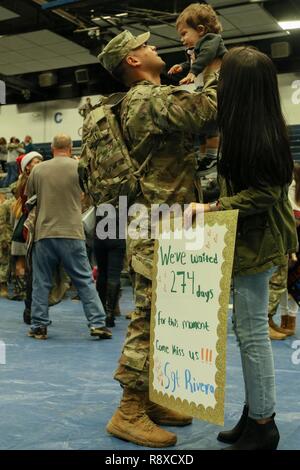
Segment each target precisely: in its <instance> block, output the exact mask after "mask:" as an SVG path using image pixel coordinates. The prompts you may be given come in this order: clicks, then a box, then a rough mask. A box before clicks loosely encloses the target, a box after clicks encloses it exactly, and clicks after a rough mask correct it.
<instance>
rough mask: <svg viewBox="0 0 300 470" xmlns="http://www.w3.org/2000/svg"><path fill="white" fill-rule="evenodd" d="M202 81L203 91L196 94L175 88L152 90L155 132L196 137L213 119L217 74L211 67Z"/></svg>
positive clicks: (215, 107) (215, 111)
mask: <svg viewBox="0 0 300 470" xmlns="http://www.w3.org/2000/svg"><path fill="white" fill-rule="evenodd" d="M203 78H204V87H203V89H202V91H201V92H199V93H198V92H194V93H189V92H187V91H184V90H180V88H178V87H166V88H165V89H162V90H160V88H159V87H157V89H155V90H154V93H153V96H152V97H151V103H150V106H151V115H152V118H153V121H154V123H155V124H156V127H157V129H158V131H161V132H170V133H171V132H176V131H177V132H189V133H194V134H197V133H199V132H200V131H201V129H202V127H203V126H204V125H205V124H206V123H207V122H208V121H211V120H213V119H215V118H216V113H217V80H218V74H217V73H216V72H215V71H214V69H213V68H212V67H211V68H208V69H207V70H206V73H205V74H204V77H203Z"/></svg>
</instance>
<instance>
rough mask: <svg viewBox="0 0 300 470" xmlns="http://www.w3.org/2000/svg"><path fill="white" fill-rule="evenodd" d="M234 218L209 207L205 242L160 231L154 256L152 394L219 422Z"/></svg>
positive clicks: (174, 406) (172, 405)
mask: <svg viewBox="0 0 300 470" xmlns="http://www.w3.org/2000/svg"><path fill="white" fill-rule="evenodd" d="M237 217H238V211H220V212H211V213H206V214H205V218H204V222H205V224H204V227H203V226H202V227H199V229H202V230H204V238H203V246H201V247H199V248H197V249H195V247H193V249H192V250H191V249H187V246H189V244H188V243H187V241H186V240H185V238H184V237H181V239H175V238H176V237H172V236H171V237H169V238H171V239H167V237H166V236H165V235H166V234H165V233H164V234H163V235H160V236H159V237H158V239H157V240H156V246H155V256H154V269H153V270H154V274H153V293H152V312H151V333H150V335H151V336H150V399H151V400H152V401H154V402H156V403H159V404H161V405H163V406H166V407H168V408H172V409H176V410H178V411H180V412H182V413H185V414H187V415H192V416H195V417H197V418H200V419H203V420H206V421H210V422H212V423H215V424H220V425H222V424H223V423H224V396H225V365H226V334H227V311H228V302H229V295H230V283H231V274H232V264H233V256H234V247H235V234H236V226H237Z"/></svg>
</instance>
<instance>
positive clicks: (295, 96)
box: [278, 73, 300, 124]
mask: <svg viewBox="0 0 300 470" xmlns="http://www.w3.org/2000/svg"><path fill="white" fill-rule="evenodd" d="M278 82H279V89H280V95H281V104H282V109H283V112H284V115H285V118H286V121H287V124H300V73H285V74H281V75H279V76H278Z"/></svg>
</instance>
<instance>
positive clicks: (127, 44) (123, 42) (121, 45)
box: [98, 30, 150, 73]
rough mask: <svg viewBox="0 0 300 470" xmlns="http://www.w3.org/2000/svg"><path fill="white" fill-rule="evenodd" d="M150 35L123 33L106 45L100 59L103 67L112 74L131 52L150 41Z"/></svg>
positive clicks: (99, 56)
mask: <svg viewBox="0 0 300 470" xmlns="http://www.w3.org/2000/svg"><path fill="white" fill-rule="evenodd" d="M149 37H150V33H149V32H147V33H143V34H140V35H139V36H133V34H131V32H130V31H127V30H125V31H122V33H120V34H118V35H117V36H116V37H114V38H113V39H112V40H111V41H109V43H108V44H106V46H105V48H104V49H103V51H102V52H101V53H100V54H99V55H98V59H99V61H100V63H101V64H102V65H103V67H104V68H105V69H106V70H107V71H108V72H110V73H112V72H113V71H114V70H115V69H116V68H117V67H118V65H119V64H120V63H121V62H122V60H123V59H124V58H125V57H126V56H127V54H129V52H130V51H132V50H134V49H137V48H138V47H140V46H141V45H142V44H145V42H147V41H148V39H149Z"/></svg>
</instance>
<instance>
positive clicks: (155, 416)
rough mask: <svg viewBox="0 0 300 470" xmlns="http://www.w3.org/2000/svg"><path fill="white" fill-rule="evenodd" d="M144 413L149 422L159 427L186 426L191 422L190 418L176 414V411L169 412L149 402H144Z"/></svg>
mask: <svg viewBox="0 0 300 470" xmlns="http://www.w3.org/2000/svg"><path fill="white" fill-rule="evenodd" d="M146 413H147V415H148V416H149V418H150V419H151V421H153V422H154V423H155V424H159V425H161V426H187V425H188V424H191V423H192V421H193V418H192V417H191V416H186V415H183V414H181V413H178V411H174V410H169V409H168V408H165V407H164V406H161V405H157V404H156V403H153V402H152V401H150V400H148V401H147V402H146Z"/></svg>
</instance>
